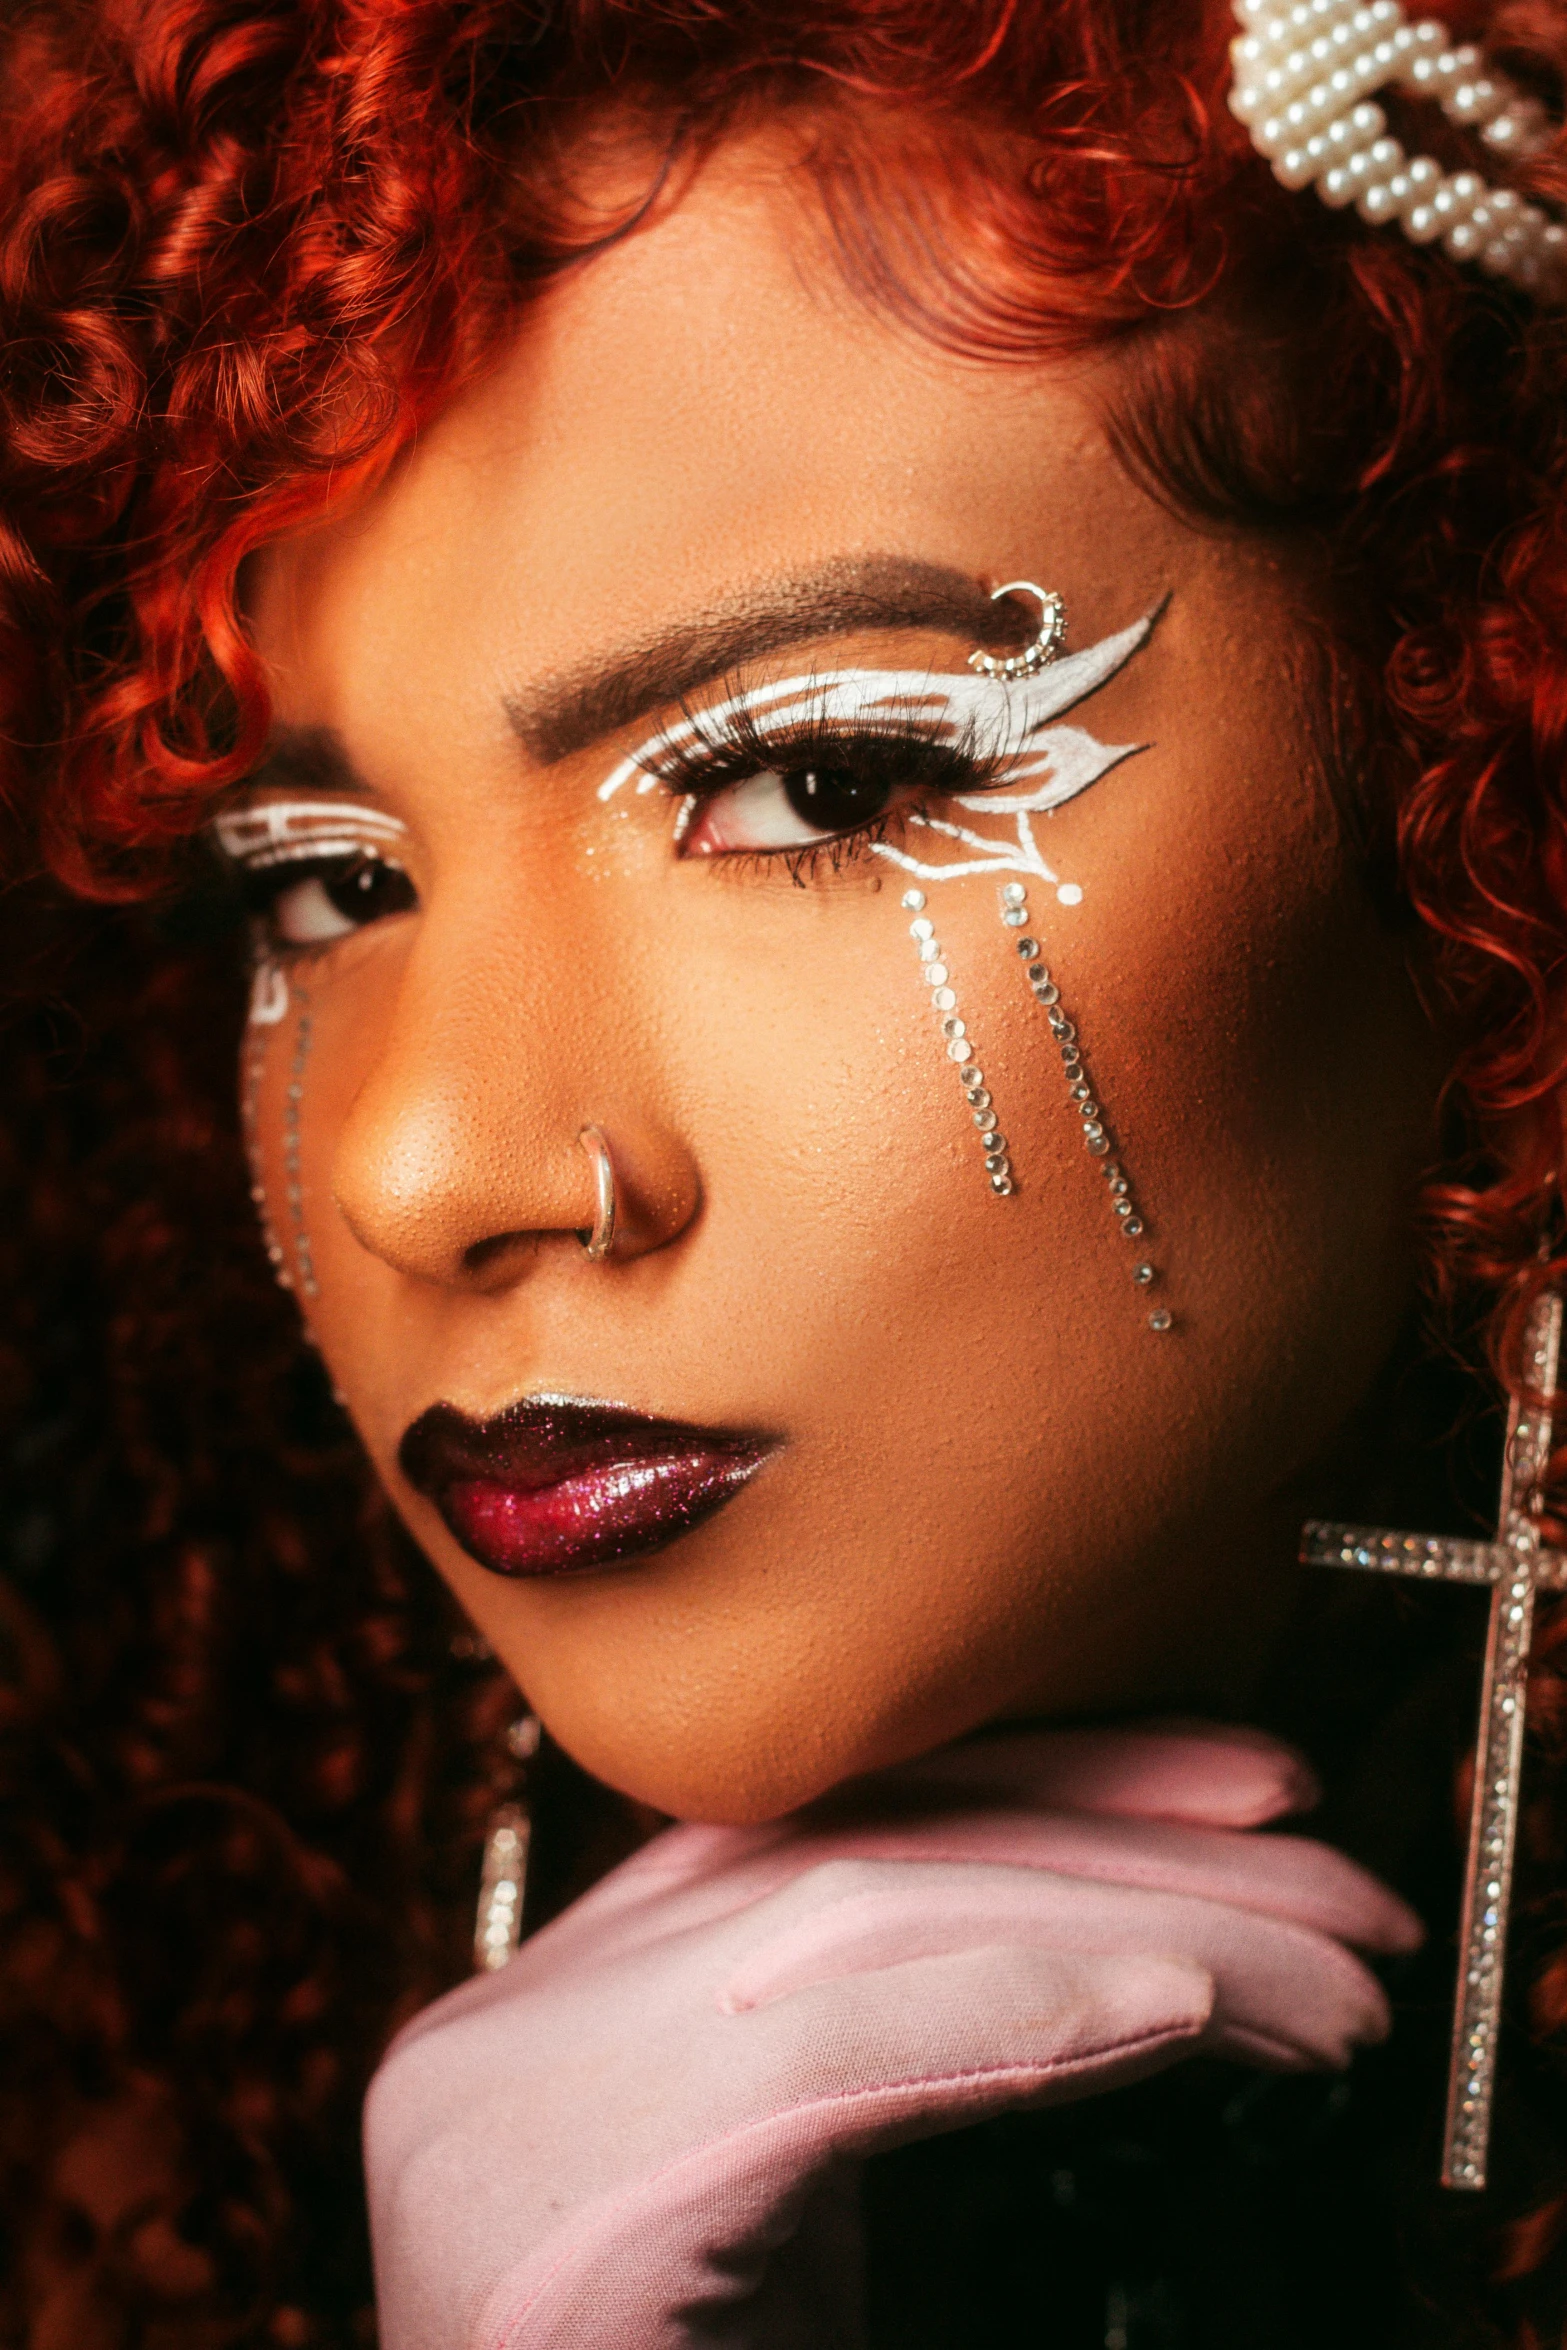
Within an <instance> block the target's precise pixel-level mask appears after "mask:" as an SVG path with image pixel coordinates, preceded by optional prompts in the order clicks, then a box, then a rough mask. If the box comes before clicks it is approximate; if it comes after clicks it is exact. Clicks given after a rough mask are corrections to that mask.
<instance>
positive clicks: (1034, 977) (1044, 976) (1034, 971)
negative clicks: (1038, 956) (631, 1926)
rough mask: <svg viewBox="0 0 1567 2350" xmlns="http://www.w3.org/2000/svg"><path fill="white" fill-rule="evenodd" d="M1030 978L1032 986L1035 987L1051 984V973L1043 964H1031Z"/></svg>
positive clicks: (1029, 968)
mask: <svg viewBox="0 0 1567 2350" xmlns="http://www.w3.org/2000/svg"><path fill="white" fill-rule="evenodd" d="M1028 976H1029V981H1030V983H1031V985H1033V986H1034V987H1044V986H1046V985H1048V983H1049V979H1050V972H1049V969H1048V967H1047V966H1046V965H1045V964H1043V963H1030V964H1029V966H1028Z"/></svg>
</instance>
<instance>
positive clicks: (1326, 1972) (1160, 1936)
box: [717, 1860, 1390, 2069]
mask: <svg viewBox="0 0 1567 2350" xmlns="http://www.w3.org/2000/svg"><path fill="white" fill-rule="evenodd" d="M747 1926H748V1929H750V1931H749V1934H748V1939H747V1945H746V1947H745V1948H744V1949H743V1950H742V1951H740V1952H739V1953H737V1955H736V1958H735V1960H734V1961H733V1963H732V1964H731V1966H730V1968H729V1970H728V1972H727V1975H726V1978H725V1980H724V1981H723V1983H722V1985H721V1986H720V1987H719V1989H718V1992H717V1996H718V1999H719V2003H720V2005H721V2006H723V2007H724V2008H725V2009H726V2010H730V2011H734V2010H741V2009H749V2008H756V2007H760V2006H764V2005H766V2004H768V2003H769V2002H770V2001H773V2000H776V1999H780V1998H786V1997H788V1996H789V1995H790V1994H791V1993H792V1992H794V1991H795V1990H797V1989H799V1988H800V1987H801V1986H803V1985H806V1984H810V1983H814V1982H820V1981H824V1980H829V1979H834V1978H837V1977H840V1976H846V1975H849V1974H856V1973H872V1972H874V1971H875V1970H877V1969H885V1968H887V1967H888V1966H891V1965H896V1964H897V1963H899V1962H900V1961H902V1960H906V1959H909V1958H917V1957H929V1956H934V1955H938V1954H940V1953H943V1952H954V1951H959V1950H962V1949H965V1948H973V1947H975V1946H976V1945H978V1944H985V1943H1001V1942H1005V1943H1007V1944H1008V1945H1016V1946H1018V1947H1020V1948H1023V1947H1026V1948H1029V1949H1038V1950H1055V1951H1059V1952H1063V1953H1073V1954H1082V1955H1085V1956H1096V1957H1102V1958H1106V1959H1109V1958H1114V1957H1127V1956H1133V1957H1146V1958H1158V1957H1171V1956H1178V1957H1179V1958H1181V1959H1182V1960H1183V1961H1186V1962H1188V1963H1193V1964H1195V1965H1197V1966H1199V1967H1200V1968H1201V1969H1202V1970H1203V1972H1204V1973H1205V1974H1206V1975H1208V1976H1209V1977H1211V1978H1212V1980H1213V1982H1214V1984H1215V1986H1216V1990H1217V1997H1216V2001H1215V2010H1214V2028H1215V2031H1216V2032H1217V2033H1219V2034H1220V2036H1221V2037H1223V2036H1224V2035H1225V2034H1227V2033H1234V2034H1240V2035H1243V2036H1244V2039H1245V2045H1246V2053H1247V2054H1248V2055H1249V2056H1258V2055H1259V2053H1260V2052H1261V2051H1264V2050H1265V2051H1266V2052H1267V2053H1266V2055H1265V2057H1263V2058H1262V2060H1263V2061H1266V2062H1268V2063H1269V2064H1273V2065H1284V2066H1286V2067H1287V2068H1289V2069H1298V2068H1301V2067H1312V2068H1315V2067H1319V2066H1327V2067H1329V2068H1336V2067H1340V2066H1343V2065H1345V2064H1347V2063H1348V2062H1349V2060H1350V2056H1351V2054H1352V2053H1353V2051H1354V2049H1355V2048H1356V2047H1359V2046H1363V2045H1366V2044H1368V2043H1371V2042H1375V2041H1378V2040H1381V2039H1383V2038H1385V2037H1386V2034H1387V2030H1388V2026H1389V2020H1390V2019H1389V2014H1388V2007H1387V2000H1386V1996H1385V1994H1384V1993H1383V1990H1382V1987H1381V1985H1380V1984H1379V1983H1378V1982H1377V1981H1376V1978H1375V1977H1374V1976H1373V1975H1372V1974H1371V1973H1370V1972H1369V1971H1368V1970H1367V1969H1366V1968H1365V1967H1364V1966H1363V1965H1362V1964H1361V1963H1360V1961H1359V1960H1358V1959H1357V1958H1355V1957H1354V1956H1353V1955H1352V1954H1351V1953H1350V1952H1349V1951H1347V1950H1346V1949H1345V1948H1344V1947H1343V1945H1342V1944H1341V1943H1339V1942H1336V1941H1334V1940H1332V1939H1331V1938H1330V1937H1329V1936H1327V1935H1323V1934H1316V1933H1311V1932H1307V1931H1303V1930H1302V1929H1301V1928H1299V1927H1297V1926H1292V1925H1287V1924H1284V1923H1282V1922H1280V1921H1279V1920H1277V1919H1273V1918H1268V1917H1260V1916H1257V1915H1255V1914H1254V1913H1251V1912H1247V1911H1243V1910H1236V1909H1234V1908H1231V1907H1230V1906H1228V1905H1226V1904H1220V1903H1215V1902H1207V1901H1199V1900H1193V1899H1191V1898H1189V1897H1186V1896H1183V1895H1178V1894H1162V1893H1154V1894H1149V1893H1142V1892H1131V1891H1128V1890H1127V1889H1125V1888H1123V1887H1120V1886H1103V1885H1088V1884H1085V1883H1083V1882H1082V1881H1081V1880H1079V1879H1076V1878H1070V1877H1059V1878H1058V1877H1050V1876H1048V1875H1046V1874H1045V1873H1043V1872H1042V1871H1035V1870H1024V1869H1005V1868H990V1867H974V1866H972V1865H970V1866H966V1867H964V1868H961V1869H956V1868H944V1867H940V1866H929V1865H926V1866H921V1865H918V1864H910V1863H907V1862H903V1863H895V1862H887V1861H847V1860H840V1861H835V1862H831V1863H829V1864H827V1865H826V1866H824V1867H821V1868H818V1869H813V1870H812V1871H811V1872H810V1874H809V1875H808V1876H807V1877H804V1878H801V1879H799V1880H798V1881H797V1882H796V1883H795V1884H793V1885H791V1886H789V1887H787V1888H786V1889H785V1890H784V1891H783V1892H781V1893H779V1894H777V1895H774V1896H773V1897H771V1898H770V1899H769V1900H768V1901H766V1902H763V1903H761V1904H759V1905H758V1908H757V1909H756V1911H754V1912H753V1913H752V1915H751V1917H750V1918H749V1919H748V1920H747Z"/></svg>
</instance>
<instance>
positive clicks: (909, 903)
mask: <svg viewBox="0 0 1567 2350" xmlns="http://www.w3.org/2000/svg"><path fill="white" fill-rule="evenodd" d="M903 903H904V905H905V906H906V907H907V909H908V911H909V912H910V913H911V914H917V913H918V912H919V911H920V909H921V907H922V906H923V905H924V903H925V892H924V891H923V890H922V889H906V890H905V891H904V893H903Z"/></svg>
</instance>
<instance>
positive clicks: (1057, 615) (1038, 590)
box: [968, 579, 1066, 685]
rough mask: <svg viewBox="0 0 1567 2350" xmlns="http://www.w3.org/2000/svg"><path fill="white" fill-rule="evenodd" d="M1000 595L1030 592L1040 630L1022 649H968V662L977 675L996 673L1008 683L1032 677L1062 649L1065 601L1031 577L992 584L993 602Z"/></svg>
mask: <svg viewBox="0 0 1567 2350" xmlns="http://www.w3.org/2000/svg"><path fill="white" fill-rule="evenodd" d="M1003 596H1032V597H1033V599H1034V601H1035V603H1036V604H1037V605H1038V606H1039V634H1038V635H1037V636H1036V637H1035V639H1034V641H1033V643H1032V644H1030V645H1025V646H1024V647H1023V650H1022V651H1021V653H1011V654H1002V653H980V652H974V653H970V655H969V657H968V665H969V667H970V668H971V669H972V670H973V671H974V672H975V674H976V675H977V676H980V677H999V678H1000V679H1001V680H1002V682H1003V684H1007V685H1010V683H1011V682H1012V680H1013V678H1015V677H1034V676H1037V675H1038V673H1039V671H1040V670H1041V669H1044V668H1047V667H1048V666H1049V664H1050V663H1051V662H1052V661H1053V660H1054V659H1055V657H1056V655H1057V653H1059V652H1060V650H1061V645H1062V642H1063V640H1064V638H1065V636H1066V605H1065V603H1064V601H1063V600H1062V598H1061V597H1060V596H1058V595H1057V594H1056V592H1055V590H1054V589H1053V588H1042V587H1036V586H1035V585H1034V583H1033V581H1032V580H1031V579H1009V580H1007V581H1006V582H1005V584H1004V585H1003V586H1001V587H998V588H992V590H991V593H990V600H991V602H992V603H993V604H997V603H999V602H1000V601H1001V598H1002V597H1003Z"/></svg>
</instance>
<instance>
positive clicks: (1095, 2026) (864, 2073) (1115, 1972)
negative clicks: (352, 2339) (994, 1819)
mask: <svg viewBox="0 0 1567 2350" xmlns="http://www.w3.org/2000/svg"><path fill="white" fill-rule="evenodd" d="M1211 1999H1212V1990H1211V1986H1210V1985H1209V1983H1208V1982H1207V1980H1206V1978H1205V1977H1204V1975H1203V1974H1202V1972H1201V1970H1200V1969H1199V1968H1196V1967H1191V1966H1187V1965H1182V1964H1176V1963H1172V1962H1170V1961H1167V1960H1157V1959H1140V1958H1117V1959H1093V1960H1091V1961H1087V1962H1084V1961H1081V1960H1078V1959H1075V1958H1072V1957H1070V1956H1065V1955H1062V1954H1060V1953H1056V1952H1049V1951H1039V1950H1027V1949H1022V1950H1020V1949H1009V1948H1006V1947H1000V1948H989V1949H975V1950H967V1951H962V1952H956V1953H952V1954H948V1955H943V1956H939V1957H935V1958H928V1959H914V1960H912V1961H908V1962H906V1963H902V1964H899V1965H896V1966H893V1967H889V1968H885V1969H883V1970H882V1971H880V1972H879V1973H877V1974H875V1975H873V1976H863V1975H857V1976H849V1977H846V1978H844V1979H843V1980H841V1981H835V1982H825V1983H818V1984H813V1985H811V1986H809V1987H807V1988H804V1989H801V1990H799V1991H797V1992H795V1993H794V1994H792V1995H791V1996H790V1997H789V1998H787V1999H782V2000H779V2001H777V2002H775V2003H774V2004H773V2005H771V2006H769V2007H768V2008H765V2009H762V2010H759V2011H754V2012H752V2013H749V2014H745V2015H737V2016H735V2017H734V2019H733V2029H734V2032H735V2034H736V2039H737V2042H741V2041H743V2042H745V2043H746V2044H747V2045H746V2049H745V2054H744V2057H743V2058H741V2056H740V2051H739V2049H738V2047H737V2062H743V2063H744V2064H745V2066H746V2069H747V2070H748V2071H749V2072H750V2074H751V2076H752V2077H753V2079H755V2080H756V2081H757V2082H758V2084H759V2088H760V2096H759V2105H760V2110H759V2112H758V2116H757V2118H756V2119H755V2120H754V2121H751V2122H749V2123H747V2124H745V2125H744V2126H742V2127H741V2128H739V2129H737V2130H734V2131H731V2132H729V2133H728V2134H727V2135H725V2136H723V2137H721V2138H716V2139H713V2140H710V2141H708V2142H707V2143H705V2144H703V2145H702V2146H700V2147H698V2148H696V2149H694V2150H693V2151H692V2152H691V2153H690V2154H688V2155H687V2156H685V2157H684V2158H683V2159H682V2160H680V2161H678V2162H675V2163H673V2164H671V2165H669V2166H668V2167H667V2168H666V2169H664V2170H662V2171H661V2172H660V2173H659V2174H658V2175H657V2176H656V2177H654V2178H652V2179H648V2180H645V2181H643V2182H640V2183H639V2184H637V2185H636V2186H635V2187H633V2188H630V2189H628V2190H627V2191H626V2192H625V2193H624V2194H620V2195H615V2196H606V2197H604V2198H602V2199H600V2200H599V2202H598V2203H597V2204H596V2205H594V2206H592V2207H590V2208H588V2209H585V2210H583V2211H581V2212H580V2213H576V2214H573V2216H572V2219H571V2221H570V2222H569V2223H568V2224H567V2226H566V2228H565V2229H563V2230H562V2231H561V2233H560V2234H559V2235H557V2236H555V2237H552V2238H551V2239H550V2241H549V2242H548V2244H546V2245H544V2246H542V2247H540V2248H539V2249H538V2251H536V2252H533V2253H530V2254H529V2255H528V2256H527V2257H526V2258H525V2259H524V2260H522V2261H520V2262H518V2263H517V2264H515V2265H514V2266H513V2267H511V2268H510V2269H509V2270H508V2271H507V2272H506V2274H505V2275H504V2276H502V2277H501V2278H500V2279H498V2280H497V2282H496V2283H495V2284H494V2285H493V2286H492V2288H491V2290H490V2291H489V2293H488V2295H487V2297H486V2299H485V2302H484V2305H483V2307H482V2309H481V2310H480V2311H479V2313H478V2316H477V2321H476V2322H475V2323H473V2324H472V2326H471V2328H469V2329H468V2330H467V2331H466V2332H465V2334H464V2336H463V2337H462V2339H463V2340H464V2342H465V2343H466V2345H468V2346H469V2350H625V2345H627V2344H629V2343H633V2342H634V2343H636V2344H638V2345H639V2346H640V2345H643V2344H646V2345H649V2350H652V2346H655V2345H657V2346H660V2350H675V2346H676V2345H677V2344H680V2343H689V2342H690V2341H692V2340H694V2339H697V2338H700V2339H701V2340H702V2341H703V2342H711V2343H713V2344H715V2345H723V2346H725V2350H742V2345H743V2346H744V2350H760V2346H761V2345H763V2344H767V2345H772V2344H774V2343H776V2344H778V2345H779V2350H782V2343H783V2341H784V2340H785V2339H787V2340H788V2341H789V2342H790V2343H791V2346H792V2345H793V2344H794V2343H795V2342H796V2341H797V2342H798V2344H799V2346H800V2350H806V2346H807V2345H809V2346H810V2350H833V2346H836V2345H837V2344H839V2343H841V2342H842V2340H843V2337H842V2336H841V2335H839V2334H837V2333H835V2332H834V2331H832V2330H830V2329H824V2330H820V2331H818V2332H816V2333H814V2334H812V2333H803V2332H802V2333H799V2334H798V2335H794V2334H779V2333H777V2332H773V2333H758V2331H757V2330H756V2309H755V2296H756V2288H757V2284H758V2281H759V2279H760V2277H761V2275H762V2273H763V2271H764V2270H765V2268H766V2267H767V2265H768V2263H769V2260H770V2259H771V2258H773V2257H774V2256H775V2255H776V2253H777V2251H778V2248H779V2246H780V2245H781V2244H782V2243H784V2242H785V2241H786V2239H787V2238H788V2236H789V2233H790V2231H791V2229H792V2227H793V2225H794V2223H795V2220H796V2217H797V2215H798V2212H799V2210H800V2208H801V2205H802V2203H803V2201H804V2198H805V2197H806V2195H807V2194H808V2193H809V2192H810V2190H811V2188H812V2186H813V2184H814V2183H815V2181H816V2180H817V2179H818V2178H819V2177H820V2176H821V2174H822V2173H823V2171H824V2170H825V2169H826V2168H827V2167H828V2166H829V2165H830V2164H832V2163H833V2162H835V2161H837V2160H839V2159H840V2158H842V2157H843V2156H845V2155H855V2154H861V2153H864V2152H867V2151H869V2150H871V2149H872V2148H875V2147H878V2146H884V2145H891V2144H896V2143H899V2142H901V2141H903V2140H907V2139H910V2138H917V2137H921V2136H927V2135H930V2134H931V2133H933V2132H935V2131H938V2130H944V2129H952V2128H956V2127H958V2126H960V2125H961V2124H962V2123H964V2122H968V2121H977V2120H980V2119H983V2118H984V2117H985V2116H986V2115H988V2114H992V2113H997V2112H1000V2111H1003V2110H1005V2109H1006V2108H1008V2107H1012V2106H1020V2105H1030V2104H1047V2103H1050V2102H1051V2101H1052V2100H1054V2099H1055V2098H1067V2097H1071V2096H1074V2095H1078V2094H1081V2093H1083V2092H1084V2091H1085V2090H1086V2089H1087V2088H1088V2087H1090V2086H1091V2087H1094V2088H1099V2087H1111V2086H1115V2085H1117V2084H1118V2083H1120V2082H1122V2081H1128V2080H1133V2079H1140V2078H1142V2077H1144V2076H1145V2075H1146V2074H1148V2073H1150V2072H1154V2071H1157V2070H1159V2069H1160V2068H1161V2067H1162V2066H1163V2065H1165V2064H1168V2063H1169V2062H1171V2061H1172V2060H1173V2059H1174V2058H1175V2057H1177V2056H1179V2055H1180V2054H1182V2053H1183V2052H1185V2051H1186V2050H1188V2049H1189V2048H1190V2047H1191V2046H1192V2044H1193V2043H1194V2041H1195V2040H1196V2039H1197V2038H1198V2036H1199V2035H1200V2034H1201V2032H1202V2031H1203V2028H1204V2026H1205V2024H1206V2022H1207V2018H1208V2014H1209V2010H1210V2006H1211ZM764 2322H768V2321H764ZM772 2322H774V2323H776V2320H774V2321H772ZM677 2327H678V2330H675V2329H676V2328H677ZM408 2350H412V2345H411V2344H410V2345H409V2346H408ZM420 2350H425V2346H424V2345H420ZM844 2350H847V2345H846V2344H845V2345H844Z"/></svg>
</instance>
